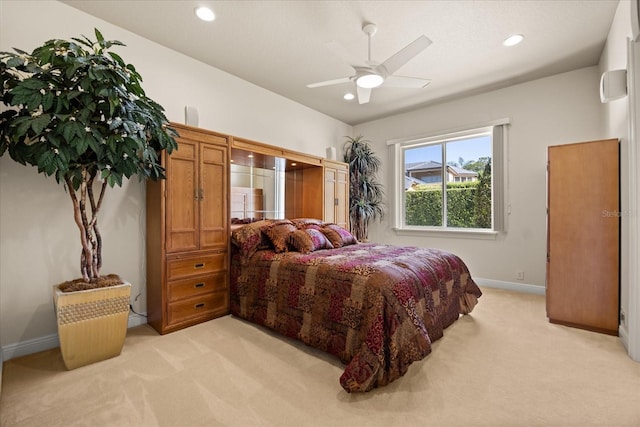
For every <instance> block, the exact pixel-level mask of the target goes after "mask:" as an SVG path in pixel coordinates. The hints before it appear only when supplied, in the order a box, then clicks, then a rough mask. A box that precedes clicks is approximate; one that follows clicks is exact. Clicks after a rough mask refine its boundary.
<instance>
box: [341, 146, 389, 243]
mask: <svg viewBox="0 0 640 427" xmlns="http://www.w3.org/2000/svg"><path fill="white" fill-rule="evenodd" d="M369 143H370V142H369V141H368V140H366V139H364V137H363V136H362V135H358V136H356V137H347V141H346V142H345V145H344V161H345V162H346V163H349V217H350V220H351V231H352V233H353V234H354V236H355V237H356V239H358V241H361V242H363V241H367V240H368V238H369V223H370V222H371V221H373V220H375V219H382V217H383V215H384V205H383V202H382V199H383V196H384V192H383V189H382V184H380V183H379V182H378V181H377V174H378V170H379V169H380V159H379V158H378V157H377V156H376V154H375V153H374V152H373V150H372V149H371V147H370V146H369Z"/></svg>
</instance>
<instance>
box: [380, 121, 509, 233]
mask: <svg viewBox="0 0 640 427" xmlns="http://www.w3.org/2000/svg"><path fill="white" fill-rule="evenodd" d="M509 122H510V121H509V119H499V120H495V121H492V122H488V123H483V124H479V125H473V126H464V127H460V128H456V129H449V130H445V131H440V132H433V133H430V134H427V135H418V136H414V137H409V138H401V139H394V140H389V141H387V146H389V147H390V149H391V151H390V154H391V157H392V162H391V163H392V165H393V166H392V168H393V188H394V192H393V194H394V197H393V208H392V209H390V213H391V215H392V224H393V230H394V231H395V232H396V234H398V235H431V236H439V237H462V238H466V237H470V238H479V239H495V238H496V237H497V235H498V234H500V233H506V231H507V224H506V218H507V212H506V206H507V203H506V198H507V185H506V184H507V180H506V170H507V169H506V159H507V156H506V154H507V150H506V148H507V127H508V125H509ZM486 133H490V134H492V153H491V175H492V177H491V228H490V229H489V228H482V229H480V228H457V227H447V226H446V225H444V222H446V221H443V225H442V226H410V225H405V223H404V222H405V221H404V218H405V211H404V209H405V192H404V174H405V170H404V169H405V163H404V150H405V149H408V148H412V147H418V146H423V145H428V144H430V143H431V144H438V143H441V144H443V150H444V149H445V148H444V143H445V142H447V141H455V140H459V139H466V138H471V137H473V136H474V135H480V134H486ZM443 157H444V155H443ZM443 169H444V168H443ZM443 173H444V172H443ZM445 185H446V182H443V188H444V186H445ZM443 194H444V192H443ZM443 197H446V196H444V195H443Z"/></svg>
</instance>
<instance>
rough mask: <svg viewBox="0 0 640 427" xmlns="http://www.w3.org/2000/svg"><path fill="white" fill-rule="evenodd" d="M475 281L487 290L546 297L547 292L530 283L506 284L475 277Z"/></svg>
mask: <svg viewBox="0 0 640 427" xmlns="http://www.w3.org/2000/svg"><path fill="white" fill-rule="evenodd" d="M473 280H474V281H475V282H476V283H477V284H478V286H486V287H487V288H497V289H506V290H509V291H516V292H524V293H527V294H536V295H544V294H545V291H546V289H545V288H544V287H543V286H538V285H530V284H528V283H516V282H504V281H502V280H492V279H479V278H476V277H474V278H473Z"/></svg>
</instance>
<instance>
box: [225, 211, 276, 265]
mask: <svg viewBox="0 0 640 427" xmlns="http://www.w3.org/2000/svg"><path fill="white" fill-rule="evenodd" d="M271 222H272V221H271V220H268V219H265V220H262V221H256V222H252V223H251V224H247V225H245V226H242V227H240V228H238V229H236V230H233V232H232V233H231V243H233V244H234V245H235V246H236V247H237V248H238V250H239V251H240V255H242V256H243V257H244V258H251V257H252V256H253V254H255V253H256V251H258V250H260V249H268V248H270V247H271V241H270V240H269V238H268V237H267V236H266V235H264V234H263V233H262V231H261V230H262V228H263V227H265V226H268V225H269V224H271Z"/></svg>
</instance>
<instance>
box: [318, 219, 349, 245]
mask: <svg viewBox="0 0 640 427" xmlns="http://www.w3.org/2000/svg"><path fill="white" fill-rule="evenodd" d="M320 231H322V234H324V235H325V236H327V239H329V242H331V244H332V245H333V247H334V248H341V247H343V246H348V245H355V244H356V243H358V241H357V240H356V238H355V237H353V234H351V233H350V232H349V231H347V230H345V229H344V228H342V227H340V226H339V225H337V224H325V225H324V226H323V227H322V228H321V229H320Z"/></svg>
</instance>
